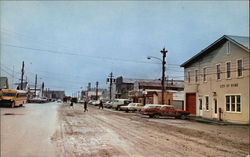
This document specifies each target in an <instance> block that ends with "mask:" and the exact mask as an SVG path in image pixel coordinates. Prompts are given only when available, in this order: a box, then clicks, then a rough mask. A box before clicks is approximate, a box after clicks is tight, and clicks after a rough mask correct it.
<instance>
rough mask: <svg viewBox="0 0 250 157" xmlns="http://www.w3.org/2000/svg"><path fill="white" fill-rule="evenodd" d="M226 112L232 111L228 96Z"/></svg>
mask: <svg viewBox="0 0 250 157" xmlns="http://www.w3.org/2000/svg"><path fill="white" fill-rule="evenodd" d="M226 111H230V96H226Z"/></svg>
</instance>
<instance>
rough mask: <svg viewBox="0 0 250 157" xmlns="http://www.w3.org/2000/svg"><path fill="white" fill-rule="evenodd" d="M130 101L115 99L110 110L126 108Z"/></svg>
mask: <svg viewBox="0 0 250 157" xmlns="http://www.w3.org/2000/svg"><path fill="white" fill-rule="evenodd" d="M131 102H132V101H131V100H129V99H115V100H114V102H113V103H112V108H114V109H116V110H120V107H121V106H126V105H128V104H129V103H131Z"/></svg>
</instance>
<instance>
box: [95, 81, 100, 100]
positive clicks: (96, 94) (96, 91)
mask: <svg viewBox="0 0 250 157" xmlns="http://www.w3.org/2000/svg"><path fill="white" fill-rule="evenodd" d="M98 84H99V82H98V81H97V82H96V88H95V97H96V100H97V99H98Z"/></svg>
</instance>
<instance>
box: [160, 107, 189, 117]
mask: <svg viewBox="0 0 250 157" xmlns="http://www.w3.org/2000/svg"><path fill="white" fill-rule="evenodd" d="M189 114H190V112H188V111H183V110H175V108H174V107H173V106H171V105H166V106H162V107H161V108H160V110H159V111H158V115H159V116H168V117H175V118H178V119H186V118H187V116H188V115H189Z"/></svg>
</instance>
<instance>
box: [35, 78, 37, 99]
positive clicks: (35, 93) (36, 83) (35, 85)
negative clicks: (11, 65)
mask: <svg viewBox="0 0 250 157" xmlns="http://www.w3.org/2000/svg"><path fill="white" fill-rule="evenodd" d="M36 84H37V74H36V78H35V97H36Z"/></svg>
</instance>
